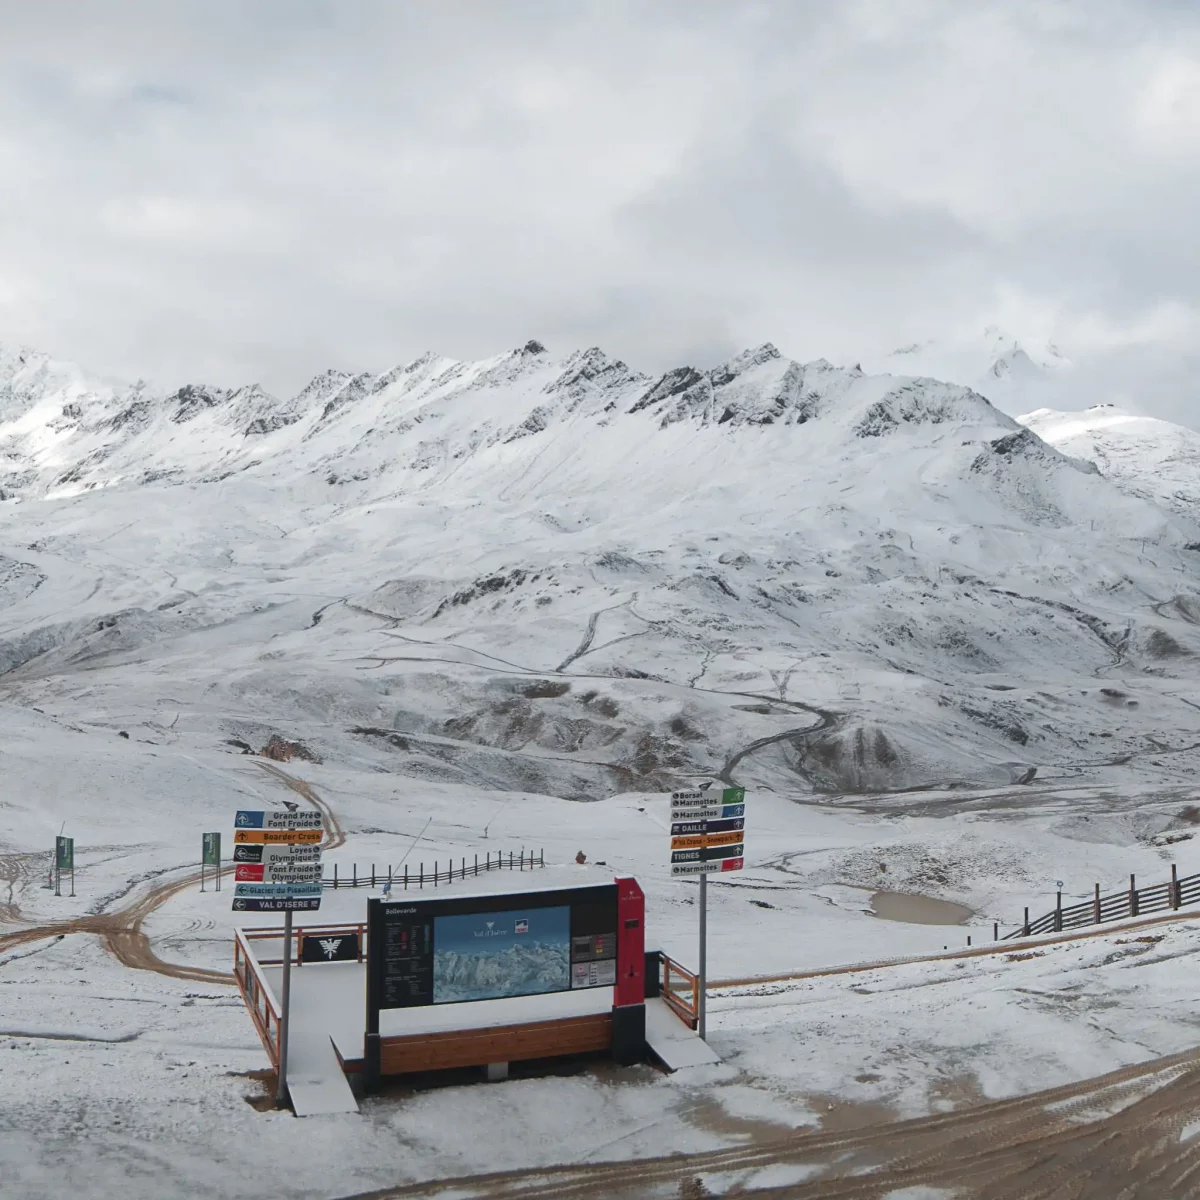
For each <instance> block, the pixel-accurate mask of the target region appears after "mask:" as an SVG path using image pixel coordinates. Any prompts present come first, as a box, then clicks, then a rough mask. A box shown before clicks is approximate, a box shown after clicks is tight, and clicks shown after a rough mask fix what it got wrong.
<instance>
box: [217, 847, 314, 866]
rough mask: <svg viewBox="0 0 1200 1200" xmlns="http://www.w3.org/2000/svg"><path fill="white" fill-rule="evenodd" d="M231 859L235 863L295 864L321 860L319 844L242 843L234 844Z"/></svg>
mask: <svg viewBox="0 0 1200 1200" xmlns="http://www.w3.org/2000/svg"><path fill="white" fill-rule="evenodd" d="M233 861H234V862H235V863H262V864H263V865H264V866H266V865H268V864H270V863H280V864H284V865H286V864H289V863H293V864H296V865H297V866H298V865H299V864H301V863H319V862H320V861H321V847H320V846H264V845H248V844H242V845H239V846H234V848H233Z"/></svg>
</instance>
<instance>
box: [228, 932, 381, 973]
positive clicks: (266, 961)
mask: <svg viewBox="0 0 1200 1200" xmlns="http://www.w3.org/2000/svg"><path fill="white" fill-rule="evenodd" d="M237 933H238V936H240V937H242V938H244V939H245V941H246V943H247V946H246V949H247V950H250V949H251V947H250V946H249V943H250V942H266V941H274V942H282V941H283V926H281V925H276V926H274V927H271V926H269V925H268V926H264V927H261V928H258V929H239V930H238V931H237ZM318 934H319V935H320V936H321V937H338V936H341V937H346V936H347V935H348V934H358V961H359V962H362V961H363V959H364V958H366V956H367V927H366V925H364V924H361V923H359V924H355V923H354V922H349V923H343V924H341V925H295V926H293V928H292V962H293V963H294V964H295V965H296V966H304V965H305V964H304V963H302V962H301V961H300V951H301V948H302V947H303V945H304V938H305V937H310V936H311V937H315V936H316V935H318ZM278 953H279V956H278V957H277V958H266V957H263V956H262V955H260V954H258V953H257V952H255V953H254V954H253V958H254V961H255V962H256V963H257V964H258V965H259V966H262V967H279V966H282V965H283V947H282V946H280V947H279V952H278ZM236 958H237V951H236V949H235V951H234V960H235V962H236Z"/></svg>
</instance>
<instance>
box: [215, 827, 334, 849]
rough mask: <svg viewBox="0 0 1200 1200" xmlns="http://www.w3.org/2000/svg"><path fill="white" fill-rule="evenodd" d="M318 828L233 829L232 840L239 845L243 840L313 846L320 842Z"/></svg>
mask: <svg viewBox="0 0 1200 1200" xmlns="http://www.w3.org/2000/svg"><path fill="white" fill-rule="evenodd" d="M321 836H322V831H321V830H320V829H235V830H234V831H233V840H234V842H236V843H238V844H239V845H240V844H242V843H244V842H258V843H260V844H262V843H265V844H266V845H269V846H280V845H291V846H296V845H299V846H315V845H316V844H317V843H319V842H320V840H321Z"/></svg>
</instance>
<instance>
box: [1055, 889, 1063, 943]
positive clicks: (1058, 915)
mask: <svg viewBox="0 0 1200 1200" xmlns="http://www.w3.org/2000/svg"><path fill="white" fill-rule="evenodd" d="M1054 932H1055V933H1062V892H1059V893H1058V900H1057V902H1056V903H1055V905H1054Z"/></svg>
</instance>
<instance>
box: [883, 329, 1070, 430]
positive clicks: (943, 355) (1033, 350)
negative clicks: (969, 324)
mask: <svg viewBox="0 0 1200 1200" xmlns="http://www.w3.org/2000/svg"><path fill="white" fill-rule="evenodd" d="M866 361H867V365H868V367H869V368H870V369H872V370H876V371H881V372H884V373H888V374H902V375H918V376H928V377H932V378H935V379H946V380H953V381H955V382H958V383H961V384H964V385H967V386H970V387H972V388H974V389H975V390H976V391H979V392H981V393H983V395H985V396H987V398H988V399H989V400H991V401H992V402H993V403H995V404H998V405H999V406H1000V407H1001V408H1003V409H1004V410H1005V411H1010V412H1011V411H1018V410H1019V409H1020V408H1021V407H1026V408H1028V407H1029V405H1030V403H1033V402H1036V398H1037V396H1038V395H1039V394H1040V393H1041V392H1044V391H1046V390H1047V389H1048V388H1051V387H1053V386H1054V385H1056V384H1058V383H1060V382H1061V381H1062V379H1063V378H1064V377H1066V376H1069V375H1070V374H1071V370H1072V366H1073V364H1072V362H1071V360H1070V359H1069V358H1068V357H1067V356H1066V355H1064V354H1063V352H1062V351H1061V350H1060V349H1059V348H1058V347H1057V346H1056V345H1055V344H1054V343H1053V342H1050V341H1046V340H1044V339H1042V340H1030V339H1027V338H1017V337H1015V336H1013V334H1011V333H1009V332H1007V331H1005V330H1003V329H1001V328H1000V327H999V326H998V325H989V326H987V327H986V328H985V329H983V330H982V331H981V332H980V333H979V334H977V335H976V336H972V337H965V338H957V339H951V338H930V339H927V340H925V341H921V342H912V343H910V344H909V345H906V346H899V347H897V348H896V349H894V350H892V351H890V352H888V353H886V354H882V355H876V356H874V357H873V358H870V359H868V360H866Z"/></svg>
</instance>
